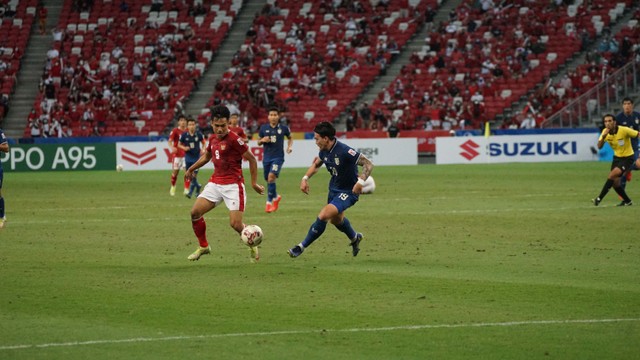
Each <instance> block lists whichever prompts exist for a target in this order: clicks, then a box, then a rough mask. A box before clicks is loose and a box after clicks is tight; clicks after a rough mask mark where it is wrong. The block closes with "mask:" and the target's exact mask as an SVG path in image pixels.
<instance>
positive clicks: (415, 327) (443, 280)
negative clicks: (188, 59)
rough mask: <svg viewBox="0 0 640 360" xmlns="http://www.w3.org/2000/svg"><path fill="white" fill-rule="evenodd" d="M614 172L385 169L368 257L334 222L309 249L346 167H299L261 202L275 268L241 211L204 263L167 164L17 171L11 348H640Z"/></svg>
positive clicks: (366, 203) (638, 276)
mask: <svg viewBox="0 0 640 360" xmlns="http://www.w3.org/2000/svg"><path fill="white" fill-rule="evenodd" d="M608 168H609V164H608V163H595V162H594V163H568V164H567V163H554V164H505V165H477V166H469V165H468V166H455V165H449V166H436V165H421V166H414V167H378V168H376V169H375V170H374V177H375V179H376V182H377V190H376V193H375V194H373V195H367V196H363V197H361V200H360V202H359V203H358V204H357V205H356V206H355V207H354V208H352V209H350V210H349V211H348V212H347V215H348V216H349V218H350V220H351V222H352V224H353V225H354V227H355V228H356V230H358V231H361V232H363V233H364V234H365V239H364V240H363V242H362V246H361V247H362V251H361V252H360V255H359V256H358V257H356V258H353V257H352V256H351V253H350V247H349V246H348V241H347V239H346V238H345V237H344V235H343V234H342V233H340V232H338V231H337V230H336V229H335V228H334V227H333V226H328V227H327V230H326V232H325V233H324V235H323V237H322V238H320V239H319V240H318V241H316V242H315V243H314V244H313V246H312V247H310V248H309V249H308V250H307V251H305V253H304V254H303V255H302V256H301V257H299V258H297V259H291V258H289V257H288V256H287V255H286V250H287V249H288V248H289V247H291V246H292V245H294V244H297V243H298V242H300V241H301V240H302V239H303V238H304V236H305V234H306V232H307V230H308V228H309V225H310V224H311V223H312V222H313V221H314V219H315V217H316V215H317V213H318V211H319V210H320V208H321V207H322V206H323V204H324V201H325V199H326V186H327V180H328V175H327V174H326V171H324V170H322V172H321V173H319V174H318V175H317V176H316V177H314V178H313V179H312V180H311V192H312V193H311V195H308V196H307V195H304V194H302V193H301V192H300V191H299V190H298V185H299V179H300V177H301V176H302V175H303V173H304V169H285V170H283V173H282V176H281V179H280V180H279V183H278V189H279V192H280V193H281V194H282V196H283V200H282V203H281V205H280V210H279V211H278V212H277V213H274V214H266V213H264V198H261V197H260V196H259V195H257V194H256V193H254V192H251V193H250V194H249V208H248V210H247V212H246V214H245V222H247V223H255V224H258V225H260V226H261V227H262V228H263V230H264V231H265V240H264V242H263V245H262V247H261V254H262V260H261V261H260V263H258V264H251V263H250V262H249V251H248V248H246V247H245V246H244V245H242V244H241V243H240V241H239V239H238V237H237V236H236V235H235V233H234V232H233V231H232V230H231V228H230V227H229V226H228V212H227V210H226V208H224V207H221V208H217V209H214V210H213V211H211V212H210V213H209V214H208V215H207V217H206V220H207V226H208V235H209V240H210V242H211V246H212V248H213V250H214V251H213V253H212V255H208V256H204V257H203V258H202V259H201V260H200V261H197V262H189V261H188V260H187V259H186V257H187V256H188V255H189V254H190V253H191V252H192V251H193V250H194V249H195V248H196V246H197V241H196V239H195V236H194V235H193V232H192V229H191V222H190V221H189V210H190V207H191V204H192V202H193V200H189V199H186V198H184V197H181V196H176V197H175V198H172V197H170V196H169V194H168V192H169V191H168V190H169V187H168V182H169V171H163V172H124V173H116V172H115V171H113V172H66V173H56V172H42V173H5V183H4V189H3V194H4V197H5V200H6V206H7V217H8V222H7V227H6V228H5V229H4V230H2V231H1V232H0V359H88V358H92V359H124V358H127V359H147V358H148V359H186V358H190V359H197V358H199V359H213V358H215V359H246V358H249V357H252V358H257V359H300V358H304V359H468V358H482V359H633V358H635V359H637V358H638V354H639V350H638V349H639V346H640V261H639V260H640V242H639V241H638V230H639V229H638V218H639V215H640V211H639V210H640V184H638V182H640V173H637V174H636V176H637V179H636V180H634V181H632V182H631V183H630V184H629V186H628V190H629V194H630V196H631V197H632V198H633V199H636V200H638V201H639V203H637V204H636V206H633V207H625V208H618V207H615V206H614V205H615V204H616V203H617V202H618V198H617V195H616V194H615V193H614V192H613V191H612V192H611V193H610V194H609V196H607V198H606V199H605V200H604V201H603V203H602V204H601V206H600V207H597V208H596V207H594V206H593V205H592V204H591V202H590V199H591V198H593V197H595V195H597V193H598V192H599V191H600V189H601V187H602V184H603V183H604V180H605V177H606V174H607V172H608ZM209 175H210V173H209V172H208V171H207V172H205V173H202V174H201V175H200V178H201V180H204V179H206V178H207V177H208V176H209Z"/></svg>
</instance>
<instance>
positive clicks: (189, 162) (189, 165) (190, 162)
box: [184, 159, 200, 175]
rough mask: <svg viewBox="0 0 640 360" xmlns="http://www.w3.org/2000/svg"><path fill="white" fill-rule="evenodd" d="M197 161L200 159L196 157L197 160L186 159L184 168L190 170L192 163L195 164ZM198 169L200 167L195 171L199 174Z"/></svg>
mask: <svg viewBox="0 0 640 360" xmlns="http://www.w3.org/2000/svg"><path fill="white" fill-rule="evenodd" d="M196 161H198V159H196V160H195V161H189V160H186V159H185V160H184V168H185V169H187V170H189V168H190V167H191V165H193V164H195V163H196ZM198 170H200V169H196V171H194V172H193V173H194V174H196V175H198Z"/></svg>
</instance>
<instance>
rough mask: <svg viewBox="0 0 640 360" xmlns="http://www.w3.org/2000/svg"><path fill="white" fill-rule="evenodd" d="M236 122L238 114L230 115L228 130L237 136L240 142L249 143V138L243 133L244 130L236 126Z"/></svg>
mask: <svg viewBox="0 0 640 360" xmlns="http://www.w3.org/2000/svg"><path fill="white" fill-rule="evenodd" d="M238 120H239V119H238V113H233V114H231V117H230V118H229V130H231V131H233V132H234V133H236V134H238V136H240V139H242V141H244V142H249V138H248V137H247V134H246V133H245V132H244V129H243V128H242V127H241V126H240V125H238Z"/></svg>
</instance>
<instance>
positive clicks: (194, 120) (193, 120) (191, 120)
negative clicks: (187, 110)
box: [187, 117, 196, 124]
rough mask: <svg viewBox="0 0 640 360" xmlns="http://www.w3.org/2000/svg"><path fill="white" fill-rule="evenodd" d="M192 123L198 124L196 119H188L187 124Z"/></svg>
mask: <svg viewBox="0 0 640 360" xmlns="http://www.w3.org/2000/svg"><path fill="white" fill-rule="evenodd" d="M190 122H193V123H195V122H196V119H194V118H192V117H190V118H187V124H188V123H190Z"/></svg>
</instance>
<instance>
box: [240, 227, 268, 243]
mask: <svg viewBox="0 0 640 360" xmlns="http://www.w3.org/2000/svg"><path fill="white" fill-rule="evenodd" d="M263 236H264V233H263V232H262V229H261V228H260V226H258V225H247V226H245V227H244V229H242V233H240V239H242V242H243V243H244V244H245V245H247V246H258V245H260V244H261V243H262V237H263Z"/></svg>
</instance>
